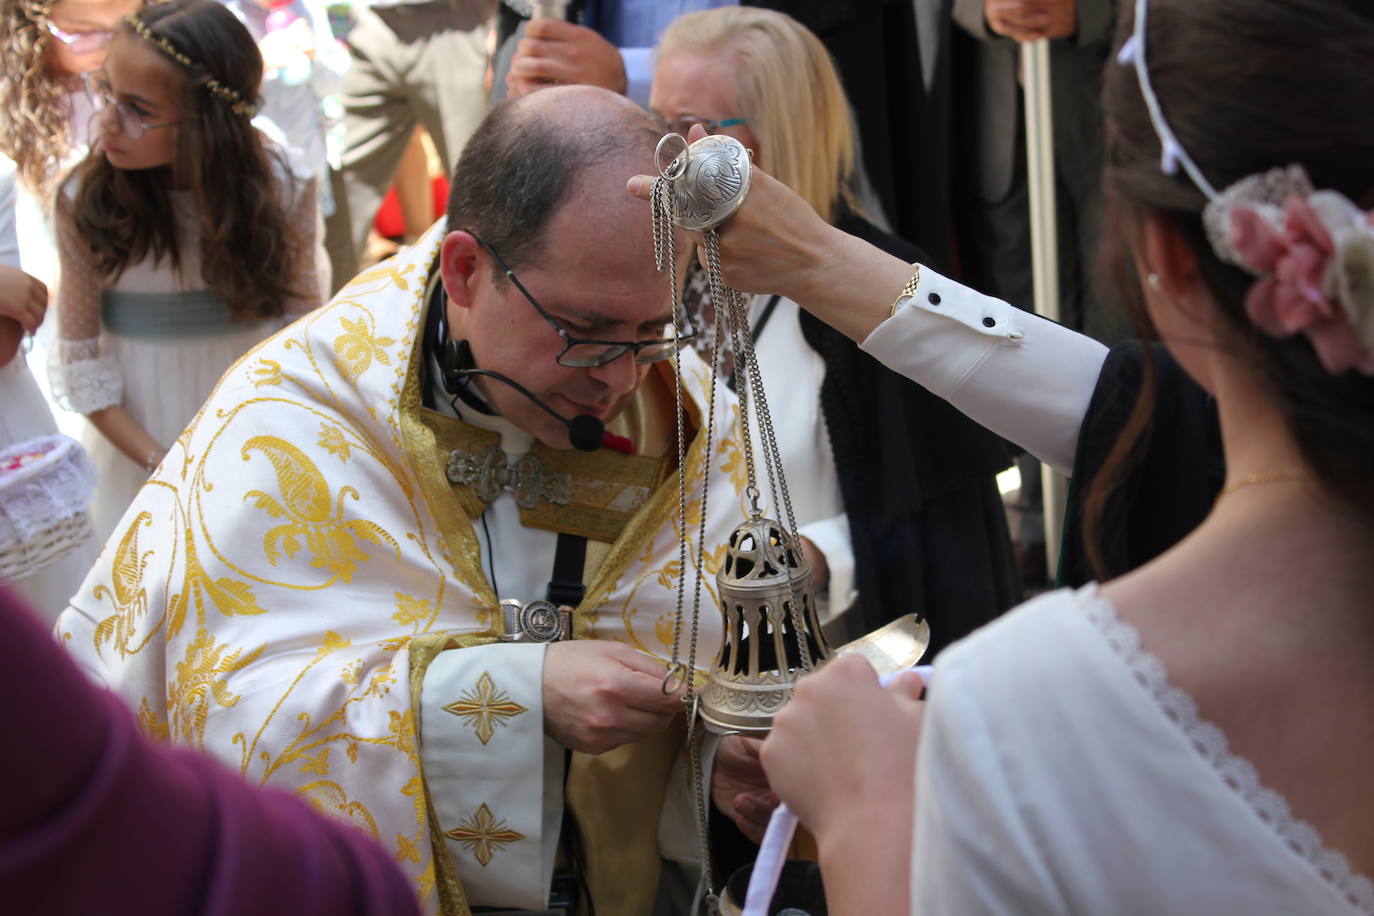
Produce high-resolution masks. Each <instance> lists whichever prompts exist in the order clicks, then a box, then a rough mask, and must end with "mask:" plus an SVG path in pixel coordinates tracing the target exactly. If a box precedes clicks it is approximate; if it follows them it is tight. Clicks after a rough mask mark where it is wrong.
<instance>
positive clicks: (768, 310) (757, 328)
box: [726, 293, 782, 391]
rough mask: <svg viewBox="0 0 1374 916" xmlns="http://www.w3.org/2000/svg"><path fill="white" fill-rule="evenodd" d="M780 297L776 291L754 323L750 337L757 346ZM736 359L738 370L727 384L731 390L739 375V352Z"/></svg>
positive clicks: (733, 388) (732, 374)
mask: <svg viewBox="0 0 1374 916" xmlns="http://www.w3.org/2000/svg"><path fill="white" fill-rule="evenodd" d="M780 298H782V297H781V296H779V295H777V294H776V293H774V294H773V296H772V297H771V298H770V299H769V300H768V303H767V304H766V305H764V307H763V311H762V312H760V313H759V320H758V323H756V324H755V325H754V327H753V328H751V329H750V331H749V335H750V337H752V338H753V340H754V344H755V346H757V345H758V342H759V337H760V336H762V334H763V329H764V328H765V327H767V326H768V319H769V318H772V317H773V309H775V308H777V307H778V299H780ZM735 361H736V362H735V366H736V371H735V372H731V373H730V379H729V381H728V382H727V383H726V384H728V385H729V386H730V390H731V391H734V390H736V389H735V379H736V378H737V377H738V375H739V372H738V366H739V354H738V353H736V354H735Z"/></svg>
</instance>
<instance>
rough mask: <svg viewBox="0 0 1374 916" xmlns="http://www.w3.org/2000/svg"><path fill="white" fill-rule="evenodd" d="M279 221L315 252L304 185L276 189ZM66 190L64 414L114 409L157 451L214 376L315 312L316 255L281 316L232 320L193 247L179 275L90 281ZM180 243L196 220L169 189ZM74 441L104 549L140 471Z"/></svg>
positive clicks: (311, 191)
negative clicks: (92, 469) (83, 451)
mask: <svg viewBox="0 0 1374 916" xmlns="http://www.w3.org/2000/svg"><path fill="white" fill-rule="evenodd" d="M283 184H284V185H286V186H289V187H290V188H291V191H292V193H291V194H289V195H288V198H289V202H290V203H289V209H288V219H289V222H290V223H291V226H292V228H293V230H294V231H295V232H296V234H297V242H298V244H299V246H300V247H301V250H304V251H308V252H309V251H313V250H314V246H315V224H316V207H317V195H316V191H315V182H314V180H313V179H311V178H304V179H303V178H300V177H297V178H295V179H293V180H291V181H289V182H284V183H283ZM73 193H74V188H73V187H72V183H71V182H68V185H67V186H66V187H64V189H63V192H62V198H61V200H59V202H58V207H57V212H56V215H55V217H54V224H55V226H54V228H55V235H56V236H57V249H58V259H59V263H60V266H61V273H62V284H61V287H60V289H59V291H58V299H57V309H56V311H57V340H56V342H55V346H54V347H53V351H52V353H51V355H50V359H49V366H48V378H49V383H50V385H51V387H52V393H53V397H54V398H55V399H56V400H57V402H58V403H59V404H61V405H62V406H63V407H65V408H67V409H68V410H74V411H76V412H78V413H83V414H91V413H94V412H95V411H98V410H103V409H105V408H107V407H114V406H122V407H123V408H124V409H125V410H126V411H128V413H129V415H130V416H131V417H132V418H133V419H134V420H135V421H136V422H137V423H138V424H139V425H140V426H142V427H143V429H144V430H146V431H147V432H148V434H149V435H150V436H152V437H153V439H155V440H157V442H158V443H159V445H161V446H162V447H163V448H166V447H168V446H169V445H171V443H172V442H173V441H175V440H176V438H177V436H179V435H181V432H182V430H183V429H185V427H186V425H187V424H188V423H190V422H191V420H192V419H193V418H194V417H195V415H196V411H198V410H199V409H200V406H201V404H203V403H204V402H205V399H206V398H207V397H209V395H210V392H211V391H212V390H213V389H214V387H215V384H216V383H217V382H218V381H219V379H220V376H221V375H223V374H224V372H225V370H227V369H228V368H229V367H230V366H231V365H233V363H234V361H235V360H237V359H238V358H239V357H240V356H242V355H243V354H244V353H246V352H247V351H248V350H249V349H251V348H252V347H253V346H254V345H255V344H257V343H259V342H260V341H262V340H264V339H266V338H267V337H269V336H271V335H272V334H273V333H275V332H276V331H278V330H280V329H281V328H282V327H283V326H284V325H285V324H286V323H287V321H290V320H292V319H294V318H296V317H299V316H300V315H302V314H304V313H305V312H308V311H309V310H310V309H312V308H314V307H316V306H317V305H319V294H318V284H317V281H316V276H315V270H314V266H315V265H314V260H313V258H302V259H301V260H300V263H301V265H302V268H303V269H301V270H299V271H298V275H297V278H296V281H295V289H296V290H297V291H299V292H301V293H302V294H303V295H302V296H301V298H299V299H297V300H295V301H293V302H291V303H289V305H288V313H287V315H286V316H285V319H272V320H268V321H255V322H248V323H244V322H235V321H229V320H227V318H226V316H227V306H225V305H224V303H223V300H221V299H220V298H219V297H218V295H217V294H215V293H214V292H212V291H210V290H207V289H206V288H205V282H204V280H202V279H201V277H200V258H199V254H198V246H197V245H196V244H193V243H186V242H183V244H182V246H181V249H182V269H181V271H180V272H178V271H175V270H174V269H173V268H172V266H171V264H170V263H168V262H166V261H164V262H162V263H152V262H144V263H141V264H136V265H134V266H132V267H130V268H128V269H126V270H125V271H124V272H123V273H122V274H121V275H120V276H119V278H118V280H116V281H115V283H114V284H113V285H106V284H105V283H104V282H103V281H102V279H101V278H100V277H99V276H98V274H97V272H96V270H95V268H94V266H93V263H92V256H91V254H90V251H89V249H88V248H86V246H84V245H83V244H82V243H81V241H80V239H79V238H78V237H77V236H76V234H75V232H74V230H73V229H72V224H71V220H70V217H69V216H67V215H64V214H67V213H69V210H70V201H71V199H72V195H73ZM172 198H173V205H174V206H175V208H176V217H177V225H178V237H179V238H180V239H183V240H188V239H193V238H194V237H195V234H196V232H197V214H196V212H195V209H194V200H193V197H192V195H191V192H189V191H174V192H172ZM82 444H83V445H85V446H86V448H87V449H88V450H89V451H90V453H91V457H92V458H93V459H94V461H95V465H96V468H97V469H98V470H99V472H100V482H99V484H98V485H97V488H96V496H95V503H94V504H93V506H92V507H91V517H92V521H93V522H94V524H95V531H96V538H97V539H98V540H99V541H100V542H101V543H104V542H105V541H106V540H107V539H108V538H109V535H110V533H111V532H112V531H113V530H114V529H115V527H116V525H117V523H118V521H119V519H120V517H121V516H122V515H123V514H124V510H125V509H127V508H128V506H129V503H130V501H132V499H133V497H134V494H135V493H137V492H138V489H139V487H141V486H142V485H143V483H144V481H146V480H147V479H148V470H147V469H146V468H144V467H143V466H141V464H140V463H138V462H136V461H133V460H131V459H130V458H128V457H127V456H125V455H124V453H123V452H121V451H119V449H117V448H116V447H115V446H114V445H113V444H112V443H111V442H110V441H109V440H108V439H106V438H105V437H104V436H103V435H102V434H101V433H100V431H99V430H97V429H96V428H95V427H94V426H90V425H89V424H88V425H87V428H86V430H85V431H84V432H83V434H82Z"/></svg>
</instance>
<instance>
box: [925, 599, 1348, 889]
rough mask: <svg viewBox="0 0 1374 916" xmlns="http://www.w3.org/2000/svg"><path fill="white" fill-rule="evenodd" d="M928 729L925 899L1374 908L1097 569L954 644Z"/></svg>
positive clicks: (939, 674) (943, 661) (937, 677)
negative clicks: (1141, 630)
mask: <svg viewBox="0 0 1374 916" xmlns="http://www.w3.org/2000/svg"><path fill="white" fill-rule="evenodd" d="M923 729H924V730H923V733H922V736H921V748H920V752H919V759H918V763H917V776H916V798H917V802H916V821H915V840H914V846H913V855H914V861H913V868H912V878H911V882H912V888H911V899H912V912H913V913H919V914H921V916H940V914H951V916H954V914H957V916H974V914H982V913H1006V914H1012V913H1015V914H1020V916H1025V914H1036V913H1083V914H1104V913H1111V914H1116V916H1121V914H1137V913H1138V914H1141V916H1146V914H1148V916H1159V914H1171V913H1190V914H1191V913H1217V914H1246V916H1268V914H1273V916H1292V914H1299V913H1301V914H1317V913H1332V914H1345V913H1364V914H1371V913H1374V884H1371V882H1370V880H1369V879H1368V878H1367V877H1364V876H1361V875H1352V874H1350V870H1349V867H1348V866H1347V864H1346V860H1345V858H1344V857H1343V856H1342V855H1341V854H1340V853H1339V852H1336V851H1333V850H1329V849H1327V848H1325V847H1324V846H1323V844H1322V841H1321V837H1320V835H1319V834H1318V833H1317V831H1316V830H1315V829H1313V828H1312V827H1311V826H1310V825H1309V824H1306V823H1304V822H1301V821H1298V820H1296V819H1294V818H1293V816H1292V815H1291V813H1290V812H1289V809H1288V805H1287V803H1286V802H1285V800H1284V799H1283V797H1282V796H1280V795H1279V794H1278V793H1276V792H1273V791H1272V790H1269V789H1267V788H1265V787H1264V786H1263V784H1262V783H1261V780H1260V774H1259V773H1258V772H1257V771H1256V770H1255V768H1254V766H1252V765H1251V764H1250V763H1249V761H1247V760H1245V759H1243V758H1240V757H1237V756H1236V755H1234V754H1231V753H1230V752H1229V751H1228V749H1227V742H1226V736H1225V734H1224V733H1223V732H1222V731H1221V730H1220V729H1219V728H1217V727H1216V726H1215V725H1212V724H1211V723H1209V722H1206V721H1204V720H1202V719H1201V718H1199V716H1198V712H1197V706H1196V704H1195V703H1194V702H1193V700H1192V698H1191V697H1189V696H1188V695H1187V694H1186V693H1185V692H1184V691H1182V690H1180V689H1178V688H1176V687H1173V686H1171V685H1170V683H1169V679H1168V672H1167V671H1165V669H1164V667H1163V665H1161V664H1160V662H1159V661H1158V660H1157V659H1156V658H1155V657H1154V656H1153V655H1151V654H1150V653H1149V652H1147V651H1146V650H1144V649H1143V648H1142V647H1141V645H1140V639H1139V637H1138V636H1137V634H1136V632H1135V630H1134V629H1133V628H1132V627H1130V626H1129V625H1127V624H1125V623H1123V622H1122V621H1120V620H1119V619H1118V618H1117V615H1116V611H1115V609H1114V608H1113V607H1112V606H1111V604H1109V603H1108V602H1107V601H1106V600H1105V599H1103V598H1102V597H1101V596H1100V595H1099V594H1098V592H1097V588H1096V586H1094V585H1090V586H1087V587H1085V588H1083V589H1081V590H1078V591H1070V590H1061V591H1057V592H1052V593H1050V594H1047V595H1044V596H1041V597H1040V598H1038V599H1036V600H1035V601H1031V602H1029V603H1027V604H1024V605H1022V606H1021V607H1019V608H1017V609H1016V610H1014V611H1012V612H1010V613H1009V614H1007V615H1005V616H1003V617H1001V618H999V619H998V620H997V621H995V622H994V623H992V624H990V625H988V626H987V627H984V628H983V629H982V630H980V631H979V632H977V633H975V634H974V635H973V636H971V637H969V638H968V639H966V640H964V641H962V642H960V643H958V644H957V645H955V646H952V647H951V648H949V649H948V650H946V651H945V652H944V653H943V654H942V655H941V656H940V661H939V663H938V664H937V665H936V669H935V674H934V676H933V680H932V686H931V700H930V704H929V706H928V708H927V712H926V718H925V723H924V726H923Z"/></svg>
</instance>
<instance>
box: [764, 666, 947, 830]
mask: <svg viewBox="0 0 1374 916" xmlns="http://www.w3.org/2000/svg"><path fill="white" fill-rule="evenodd" d="M923 689H924V684H923V682H922V681H921V677H920V675H918V674H915V673H914V672H913V673H911V674H904V675H902V676H901V677H898V678H897V679H896V680H894V681H893V683H892V684H891V685H890V686H888V687H886V688H884V687H883V686H881V685H880V684H879V683H878V675H877V674H876V673H875V672H874V670H873V668H872V666H871V665H869V664H868V662H866V661H864V660H863V659H862V658H859V657H857V656H853V655H847V656H840V657H838V658H836V659H834V660H833V661H830V662H828V663H827V664H826V666H825V667H824V668H822V669H821V670H820V671H818V672H816V673H815V674H809V675H806V676H805V677H803V678H802V679H801V680H800V681H798V682H797V686H796V689H795V690H794V691H793V693H792V700H791V702H789V703H788V704H787V705H786V706H784V707H783V709H782V711H781V712H779V713H778V714H777V716H775V717H774V719H773V730H772V732H771V733H770V734H769V736H768V738H767V740H765V741H764V743H763V749H762V751H761V757H762V759H763V768H764V771H765V772H766V773H767V774H768V784H769V786H770V787H771V788H772V790H773V791H774V792H775V793H777V795H778V797H779V798H781V799H782V800H783V801H785V802H786V803H787V806H788V807H789V808H791V809H792V811H793V812H794V813H796V815H797V816H798V817H799V818H801V821H802V823H804V824H806V825H807V827H808V828H809V829H810V830H811V831H812V832H813V833H815V834H816V836H817V838H818V839H820V838H821V837H822V834H823V833H824V832H825V830H826V828H827V827H828V826H829V825H831V824H834V823H838V822H839V821H840V820H841V819H843V818H844V817H849V816H853V815H854V814H857V813H858V812H859V811H860V810H862V809H864V808H867V807H870V806H871V807H872V808H873V809H874V810H870V811H868V812H867V816H868V817H870V818H872V817H874V816H875V814H876V813H877V812H879V811H881V812H887V813H888V814H889V815H890V814H891V813H892V812H894V811H895V803H896V801H897V799H906V800H907V801H909V800H910V799H911V796H912V791H913V787H914V785H915V777H914V773H915V762H916V742H917V738H918V737H919V736H920V730H921V713H922V709H923V707H924V704H923V703H922V702H921V701H920V699H918V698H919V697H920V695H921V691H922V690H923ZM907 823H908V826H909V824H910V821H909V819H908V821H907Z"/></svg>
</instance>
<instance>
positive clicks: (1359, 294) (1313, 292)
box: [1203, 165, 1374, 375]
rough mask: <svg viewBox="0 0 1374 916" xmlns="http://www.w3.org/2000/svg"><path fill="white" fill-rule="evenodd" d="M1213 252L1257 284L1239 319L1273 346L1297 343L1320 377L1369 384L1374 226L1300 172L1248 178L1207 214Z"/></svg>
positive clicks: (1373, 367) (1373, 365)
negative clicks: (1300, 338) (1354, 377)
mask: <svg viewBox="0 0 1374 916" xmlns="http://www.w3.org/2000/svg"><path fill="white" fill-rule="evenodd" d="M1203 222H1204V223H1205V225H1206V227H1207V235H1208V238H1209V239H1210V240H1211V243H1212V248H1213V249H1214V250H1215V251H1216V253H1217V255H1218V256H1219V257H1220V258H1222V259H1223V260H1225V261H1228V262H1230V263H1232V264H1235V265H1237V266H1239V267H1242V268H1244V269H1246V270H1248V271H1249V272H1251V273H1253V274H1255V275H1256V276H1257V277H1259V279H1258V280H1257V281H1256V283H1255V285H1254V286H1253V287H1251V289H1250V292H1249V293H1248V294H1247V296H1246V299H1245V311H1246V314H1248V315H1249V317H1250V320H1251V321H1253V322H1254V323H1255V325H1256V327H1258V328H1259V329H1260V330H1262V331H1263V332H1264V333H1266V334H1268V335H1270V336H1271V337H1278V338H1284V337H1291V336H1292V335H1294V334H1298V333H1302V334H1305V335H1306V336H1307V339H1308V340H1310V341H1311V342H1312V347H1313V349H1315V350H1316V351H1317V357H1318V358H1319V359H1320V360H1321V363H1322V366H1324V367H1325V368H1326V371H1328V372H1330V373H1332V374H1333V375H1339V374H1342V373H1345V372H1349V371H1350V370H1352V369H1354V370H1356V371H1358V372H1360V373H1362V374H1364V375H1374V222H1372V221H1371V214H1369V213H1365V212H1364V211H1362V210H1360V209H1359V208H1358V207H1356V206H1355V205H1354V204H1353V203H1351V201H1350V200H1349V199H1348V198H1347V197H1345V196H1344V195H1343V194H1340V193H1338V192H1336V191H1314V190H1313V189H1312V183H1311V181H1310V180H1309V179H1308V177H1307V173H1306V171H1305V170H1304V169H1303V168H1302V167H1301V166H1298V165H1292V166H1289V167H1288V168H1286V169H1271V170H1270V171H1268V172H1265V173H1263V174H1257V175H1250V176H1248V177H1246V178H1243V179H1241V180H1240V181H1238V182H1236V183H1235V184H1233V185H1231V186H1230V187H1229V188H1227V189H1226V190H1225V191H1223V192H1221V194H1219V195H1218V196H1217V197H1216V198H1214V199H1213V200H1212V201H1211V203H1209V204H1208V205H1207V209H1206V210H1205V211H1203Z"/></svg>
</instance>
